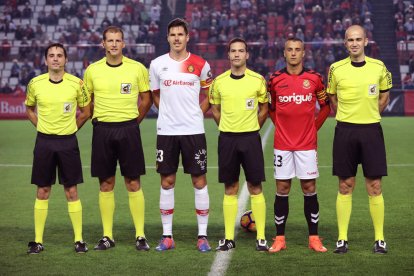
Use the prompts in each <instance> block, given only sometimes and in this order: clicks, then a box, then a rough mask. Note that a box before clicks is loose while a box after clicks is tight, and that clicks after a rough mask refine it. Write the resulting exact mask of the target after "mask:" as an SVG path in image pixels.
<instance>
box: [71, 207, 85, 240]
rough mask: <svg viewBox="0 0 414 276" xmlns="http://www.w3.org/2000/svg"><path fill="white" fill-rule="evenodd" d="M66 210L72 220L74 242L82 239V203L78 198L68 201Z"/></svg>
mask: <svg viewBox="0 0 414 276" xmlns="http://www.w3.org/2000/svg"><path fill="white" fill-rule="evenodd" d="M68 212H69V217H70V220H71V221H72V227H73V233H74V235H75V242H77V241H83V238H82V204H81V201H80V199H78V200H76V201H71V202H68Z"/></svg>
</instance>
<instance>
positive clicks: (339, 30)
mask: <svg viewBox="0 0 414 276" xmlns="http://www.w3.org/2000/svg"><path fill="white" fill-rule="evenodd" d="M332 28H333V31H334V34H335V36H336V34H340V35H341V36H343V34H344V33H345V32H344V26H343V25H342V22H341V20H339V19H337V20H335V23H334V24H333V26H332Z"/></svg>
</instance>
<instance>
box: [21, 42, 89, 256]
mask: <svg viewBox="0 0 414 276" xmlns="http://www.w3.org/2000/svg"><path fill="white" fill-rule="evenodd" d="M67 61H68V60H67V54H66V50H65V48H64V47H63V45H62V44H59V43H55V44H51V45H49V46H48V47H47V48H46V50H45V62H46V65H47V68H48V72H47V73H46V74H42V75H40V76H37V77H35V78H33V79H32V80H31V81H30V82H29V84H28V86H27V96H26V101H25V105H26V111H27V116H28V117H29V120H30V121H31V122H32V124H33V125H34V126H35V127H36V129H37V137H36V144H35V148H34V151H33V168H32V183H33V184H35V185H37V195H36V201H35V205H34V223H35V240H34V241H32V242H29V248H28V250H27V253H28V254H39V253H40V252H41V251H43V232H44V228H45V223H46V218H47V213H48V207H49V196H50V192H51V190H52V185H53V184H55V182H56V167H57V169H58V177H59V183H60V184H62V185H63V187H64V191H65V195H66V199H67V201H68V212H69V217H70V219H71V221H72V226H73V231H74V235H75V252H77V253H85V252H87V251H88V248H87V247H86V243H85V242H83V238H82V205H81V201H80V199H79V198H78V191H77V184H80V183H82V182H83V175H82V164H81V159H80V154H79V147H78V140H77V138H76V134H75V133H76V131H77V130H78V129H79V128H81V126H82V125H83V124H84V123H85V122H86V121H87V120H88V118H89V116H90V107H89V103H90V98H89V93H88V91H87V90H86V87H85V86H84V84H83V81H82V80H80V79H78V78H77V77H75V76H73V75H70V74H68V73H66V72H65V64H66V63H67ZM77 107H78V108H79V110H80V113H79V116H78V118H76V110H77ZM36 109H37V113H36Z"/></svg>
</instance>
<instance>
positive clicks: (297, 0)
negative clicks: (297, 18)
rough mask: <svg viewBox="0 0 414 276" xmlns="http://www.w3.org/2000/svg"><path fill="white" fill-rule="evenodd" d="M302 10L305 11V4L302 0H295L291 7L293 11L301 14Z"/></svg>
mask: <svg viewBox="0 0 414 276" xmlns="http://www.w3.org/2000/svg"><path fill="white" fill-rule="evenodd" d="M286 2H287V1H286ZM304 12H305V5H304V4H303V0H295V6H294V7H293V13H294V14H303V13H304Z"/></svg>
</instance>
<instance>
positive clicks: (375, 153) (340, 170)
mask: <svg viewBox="0 0 414 276" xmlns="http://www.w3.org/2000/svg"><path fill="white" fill-rule="evenodd" d="M358 164H362V169H363V172H364V176H365V177H369V178H377V177H382V176H386V175H387V160H386V153H385V143H384V135H383V133H382V128H381V125H380V124H379V123H375V124H363V125H362V124H350V123H343V122H338V123H337V125H336V127H335V136H334V143H333V168H332V172H333V175H337V176H339V177H342V178H348V177H352V176H355V175H356V173H357V168H358Z"/></svg>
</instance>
